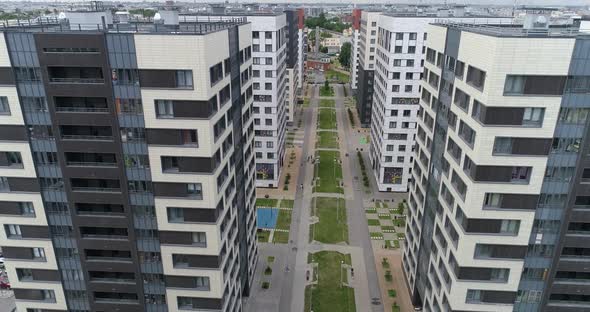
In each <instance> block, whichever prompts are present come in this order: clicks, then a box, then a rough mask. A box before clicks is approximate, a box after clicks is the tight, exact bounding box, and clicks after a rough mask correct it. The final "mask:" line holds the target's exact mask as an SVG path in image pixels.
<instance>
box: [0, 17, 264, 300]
mask: <svg viewBox="0 0 590 312" xmlns="http://www.w3.org/2000/svg"><path fill="white" fill-rule="evenodd" d="M160 13H161V14H159V15H158V17H159V18H157V19H156V23H135V22H133V23H121V24H112V22H111V19H109V18H108V17H109V16H110V15H109V14H110V12H109V13H105V12H85V13H74V12H67V13H66V17H67V16H68V15H69V16H72V17H77V18H78V17H80V18H82V17H84V18H82V19H81V20H80V21H81V22H82V23H83V24H74V23H71V21H70V22H68V20H67V19H61V20H59V21H45V20H43V23H42V24H30V25H27V26H23V25H22V24H21V25H20V26H18V27H14V28H12V27H7V26H6V25H5V26H4V27H3V28H1V29H0V30H1V33H0V85H1V86H0V141H1V144H0V214H2V217H1V218H0V223H1V224H2V229H1V231H0V232H1V234H0V246H1V247H2V252H3V255H4V257H5V266H6V270H7V272H8V276H9V278H10V282H11V285H12V288H13V289H14V295H15V300H16V307H17V309H18V311H27V312H36V311H76V312H81V311H178V310H185V309H188V310H208V311H211V310H215V311H241V306H242V304H241V298H242V296H243V295H247V294H248V292H249V289H250V285H251V281H252V276H253V273H254V269H255V266H254V264H255V262H256V258H257V247H256V239H255V232H256V222H255V219H256V210H255V209H254V202H255V185H254V181H255V161H254V151H253V150H254V146H253V145H254V144H253V142H254V139H253V138H254V124H253V112H252V110H253V105H252V102H253V90H252V52H251V45H252V28H251V24H249V23H247V22H246V20H245V19H234V20H232V21H227V22H219V21H216V22H210V23H209V22H202V23H194V22H193V23H183V22H181V23H178V15H177V13H176V12H172V11H161V12H160ZM80 15H84V16H80Z"/></svg>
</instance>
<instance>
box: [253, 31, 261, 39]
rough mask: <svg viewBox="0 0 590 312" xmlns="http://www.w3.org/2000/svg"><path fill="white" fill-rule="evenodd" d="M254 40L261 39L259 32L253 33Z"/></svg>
mask: <svg viewBox="0 0 590 312" xmlns="http://www.w3.org/2000/svg"><path fill="white" fill-rule="evenodd" d="M252 38H253V39H258V38H260V33H259V32H257V31H253V32H252Z"/></svg>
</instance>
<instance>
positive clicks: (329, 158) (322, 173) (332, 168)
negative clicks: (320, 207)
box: [313, 151, 344, 194]
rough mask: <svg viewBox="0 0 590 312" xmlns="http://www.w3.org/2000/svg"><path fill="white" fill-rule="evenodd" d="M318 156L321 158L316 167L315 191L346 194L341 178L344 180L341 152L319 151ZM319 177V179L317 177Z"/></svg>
mask: <svg viewBox="0 0 590 312" xmlns="http://www.w3.org/2000/svg"><path fill="white" fill-rule="evenodd" d="M317 157H319V158H320V160H319V163H316V166H315V168H314V171H315V179H316V181H315V187H314V190H313V191H314V192H317V193H341V194H344V188H342V187H341V186H340V180H342V166H341V165H340V152H337V151H318V152H317ZM335 160H336V161H335ZM318 177H319V180H318V179H317V178H318Z"/></svg>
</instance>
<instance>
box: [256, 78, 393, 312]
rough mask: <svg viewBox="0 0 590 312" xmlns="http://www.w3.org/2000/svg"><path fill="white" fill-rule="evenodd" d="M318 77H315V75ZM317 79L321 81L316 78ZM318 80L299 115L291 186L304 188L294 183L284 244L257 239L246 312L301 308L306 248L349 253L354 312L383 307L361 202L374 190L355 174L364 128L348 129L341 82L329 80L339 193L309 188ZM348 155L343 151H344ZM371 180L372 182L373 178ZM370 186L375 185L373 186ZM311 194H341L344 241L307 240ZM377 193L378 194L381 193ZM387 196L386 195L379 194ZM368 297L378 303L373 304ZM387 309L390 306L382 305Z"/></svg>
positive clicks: (377, 311)
mask: <svg viewBox="0 0 590 312" xmlns="http://www.w3.org/2000/svg"><path fill="white" fill-rule="evenodd" d="M316 79H317V77H316ZM317 82H318V83H321V82H322V81H321V80H319V81H317ZM320 86H321V84H318V85H315V86H314V85H312V88H311V89H312V91H311V99H310V105H309V107H306V108H304V109H303V113H302V114H300V115H299V117H300V118H303V120H304V123H303V124H302V127H301V129H300V130H304V135H303V144H302V146H301V150H300V151H301V153H300V155H298V156H299V157H300V159H302V160H304V161H303V162H298V163H297V164H296V165H298V166H299V169H300V172H299V175H298V176H297V177H296V185H303V189H301V188H299V187H297V188H296V193H295V203H294V208H293V214H292V223H291V230H290V232H289V244H282V245H275V244H260V247H259V252H260V259H259V262H258V266H257V273H256V277H255V280H254V287H253V291H252V293H251V295H250V298H248V299H246V306H245V307H246V308H245V311H251V312H254V311H256V312H258V311H281V312H283V311H285V312H288V311H291V312H302V311H303V310H304V302H305V286H306V285H307V281H306V272H307V270H308V268H309V266H308V263H307V255H308V253H314V252H318V251H322V250H330V251H338V252H341V253H344V254H350V255H351V258H352V268H353V269H354V273H355V274H354V278H352V279H350V281H349V283H350V285H351V287H353V288H354V294H355V302H356V311H358V312H368V311H371V312H383V311H384V307H383V305H382V304H380V302H381V298H382V296H381V290H380V288H379V276H378V274H377V269H376V265H375V263H376V261H377V259H375V258H374V256H373V247H372V244H371V240H370V237H369V231H368V227H367V222H366V217H365V213H364V203H366V202H370V201H371V200H373V198H374V197H375V196H374V195H377V194H376V193H378V192H376V193H373V192H370V193H369V194H367V193H366V192H365V190H364V188H363V186H362V180H361V179H360V169H359V168H358V167H359V165H358V159H357V158H356V149H357V148H360V147H361V145H360V138H361V137H362V136H366V135H367V133H364V132H362V131H361V133H359V132H358V131H357V129H358V128H355V129H353V128H352V127H351V125H350V121H349V119H348V113H347V111H346V107H345V106H344V100H345V97H344V91H343V87H344V86H343V85H333V87H334V91H335V95H334V99H335V101H336V118H337V125H338V129H337V131H338V136H339V137H340V138H342V139H340V140H339V151H340V154H341V160H342V174H343V181H344V194H326V193H313V187H312V180H313V165H312V164H311V163H308V162H305V159H307V157H308V156H310V155H313V154H314V152H315V150H316V149H315V142H316V125H317V110H318V104H319V88H320ZM362 148H363V149H364V151H363V155H364V157H366V158H365V162H366V165H367V166H369V162H368V160H369V159H368V154H367V153H368V148H369V145H368V144H364V145H363V146H362ZM347 154H348V155H347ZM372 184H374V183H373V181H372ZM372 189H373V190H374V189H375V188H374V186H373V185H372ZM315 196H322V197H335V198H344V199H345V201H346V210H347V218H348V220H347V221H348V230H349V242H350V244H349V245H344V244H342V245H339V244H338V245H337V244H323V243H318V242H312V243H309V241H310V240H309V234H310V233H309V225H310V224H311V222H312V218H311V217H310V215H311V214H310V211H311V207H310V205H311V202H312V201H311V199H312V198H313V197H315ZM380 197H381V196H379V198H380ZM384 197H387V198H389V197H391V195H388V196H384ZM268 256H274V257H275V261H274V263H273V265H272V268H273V273H272V275H271V276H270V277H268V276H266V277H265V276H264V275H263V272H264V269H265V268H266V265H267V264H266V258H267V257H268ZM269 279H270V282H271V287H270V289H268V290H262V289H261V287H260V283H261V282H262V281H263V280H265V281H267V280H269ZM373 301H377V302H379V304H372V302H373ZM386 309H387V310H389V309H390V307H386Z"/></svg>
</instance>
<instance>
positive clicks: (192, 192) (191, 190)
mask: <svg viewBox="0 0 590 312" xmlns="http://www.w3.org/2000/svg"><path fill="white" fill-rule="evenodd" d="M186 191H187V194H188V196H190V197H196V198H200V199H203V186H202V185H201V183H188V184H187V185H186Z"/></svg>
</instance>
